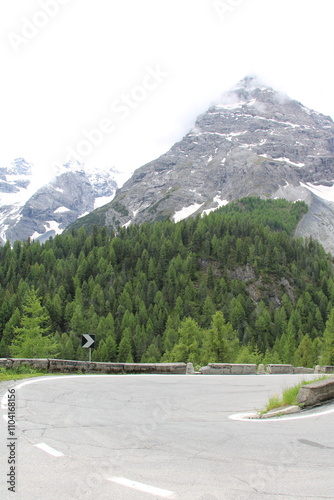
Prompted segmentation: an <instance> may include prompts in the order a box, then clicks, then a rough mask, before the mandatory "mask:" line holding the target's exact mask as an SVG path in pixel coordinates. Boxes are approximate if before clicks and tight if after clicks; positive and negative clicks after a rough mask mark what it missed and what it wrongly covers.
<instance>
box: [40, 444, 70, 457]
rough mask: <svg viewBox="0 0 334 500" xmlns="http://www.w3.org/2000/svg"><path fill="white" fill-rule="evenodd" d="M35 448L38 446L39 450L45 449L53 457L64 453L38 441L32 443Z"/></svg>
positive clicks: (61, 455)
mask: <svg viewBox="0 0 334 500" xmlns="http://www.w3.org/2000/svg"><path fill="white" fill-rule="evenodd" d="M34 446H35V447H36V448H39V449H40V450H43V451H45V452H46V453H48V454H49V455H52V456H53V457H63V456H64V453H61V452H60V451H57V450H55V449H54V448H51V446H49V445H47V444H45V443H38V444H34Z"/></svg>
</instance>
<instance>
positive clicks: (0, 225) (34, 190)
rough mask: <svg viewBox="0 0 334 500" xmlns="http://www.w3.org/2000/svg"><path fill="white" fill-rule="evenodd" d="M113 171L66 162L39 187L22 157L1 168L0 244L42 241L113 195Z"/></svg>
mask: <svg viewBox="0 0 334 500" xmlns="http://www.w3.org/2000/svg"><path fill="white" fill-rule="evenodd" d="M114 174H115V172H114V170H112V169H110V170H109V171H105V172H101V171H99V170H94V171H92V170H91V171H88V170H85V169H84V168H83V166H82V165H79V164H67V165H64V166H63V167H61V168H59V169H58V171H57V173H56V175H55V177H54V178H53V179H52V180H51V181H50V182H49V183H47V184H46V185H44V186H42V187H40V185H39V184H38V179H36V176H35V175H33V173H32V165H31V164H29V163H27V162H26V161H25V160H24V159H23V158H17V159H16V160H14V161H13V162H12V163H11V164H10V165H9V166H8V167H6V168H0V243H4V241H7V240H9V241H10V242H13V241H15V240H26V239H27V238H29V237H30V238H32V239H35V240H36V239H39V240H41V241H45V240H46V239H48V238H49V237H50V236H55V235H56V234H59V233H61V232H62V231H63V230H64V229H65V228H66V227H67V226H68V225H69V224H71V223H72V222H73V221H75V220H77V219H78V217H80V216H82V215H84V214H87V213H89V212H91V211H92V210H94V209H95V208H97V207H99V206H101V205H103V204H105V203H107V202H108V201H110V200H111V199H112V198H113V197H114V195H115V191H116V187H117V185H116V182H115V180H114V177H115V176H114Z"/></svg>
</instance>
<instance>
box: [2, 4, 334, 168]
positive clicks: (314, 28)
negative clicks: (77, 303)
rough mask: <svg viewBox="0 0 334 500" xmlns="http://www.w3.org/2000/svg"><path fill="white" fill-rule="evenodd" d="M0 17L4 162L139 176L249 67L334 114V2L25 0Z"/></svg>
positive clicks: (250, 71) (296, 96) (5, 8)
mask: <svg viewBox="0 0 334 500" xmlns="http://www.w3.org/2000/svg"><path fill="white" fill-rule="evenodd" d="M0 19H1V21H0V25H1V53H0V56H1V62H2V64H1V69H2V71H1V74H2V76H1V80H0V88H1V93H0V127H1V129H0V130H1V149H0V166H5V165H7V164H8V163H9V162H10V161H12V160H13V159H14V158H16V157H20V156H22V157H24V158H25V159H26V160H27V161H29V162H31V163H33V164H34V165H35V166H36V168H37V169H38V170H39V172H40V173H41V175H42V174H48V172H50V169H51V168H52V165H54V164H57V163H58V164H62V163H64V162H66V161H67V160H68V159H70V157H72V159H74V158H76V159H78V160H81V161H83V162H84V163H85V164H86V165H88V166H95V167H98V168H107V167H112V166H114V167H115V168H117V169H118V170H120V171H122V172H126V175H127V176H129V174H130V173H131V172H132V171H133V170H134V169H136V168H138V167H139V166H141V165H143V164H144V163H146V162H148V161H150V160H153V159H154V158H156V157H157V156H159V155H160V154H162V153H164V152H165V151H167V150H168V149H169V148H170V147H171V146H172V145H173V143H174V142H176V141H177V140H180V139H181V138H182V137H183V135H184V134H186V133H187V132H188V131H189V129H190V128H191V126H192V124H193V123H194V120H195V118H196V116H197V115H198V114H199V113H201V112H204V111H205V110H206V109H207V108H208V107H209V105H210V104H211V103H212V102H214V101H215V100H217V99H218V98H219V95H220V94H221V93H222V92H223V91H224V90H227V89H228V88H229V87H230V86H232V85H233V84H235V83H236V82H237V81H238V80H240V79H241V78H243V77H244V76H245V75H247V74H257V75H258V76H259V77H260V78H262V80H264V81H265V82H266V83H269V84H270V85H271V86H273V87H274V88H276V89H277V90H281V91H284V92H286V93H287V94H288V95H289V96H290V97H292V98H294V99H297V100H299V101H301V102H302V103H303V104H304V105H306V106H308V107H311V108H313V109H315V110H317V111H320V112H322V113H324V114H326V115H330V116H331V117H332V118H334V99H333V88H334V75H333V73H334V71H333V48H334V29H333V20H334V2H333V0H317V2H315V1H314V0H278V1H276V0H140V1H138V0H126V1H125V0H15V1H12V2H10V1H7V2H1V4H0Z"/></svg>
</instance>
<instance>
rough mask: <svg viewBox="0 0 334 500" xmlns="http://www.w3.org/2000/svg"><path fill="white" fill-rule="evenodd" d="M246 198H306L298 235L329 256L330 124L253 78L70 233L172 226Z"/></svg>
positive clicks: (333, 148) (332, 229)
mask: <svg viewBox="0 0 334 500" xmlns="http://www.w3.org/2000/svg"><path fill="white" fill-rule="evenodd" d="M249 195H255V196H261V197H282V198H287V199H290V200H297V199H302V200H305V201H306V202H307V203H308V204H309V205H310V210H309V212H308V214H307V215H306V216H305V217H304V219H303V220H302V222H301V223H300V224H299V227H298V229H297V232H298V234H299V235H301V236H309V235H312V236H313V237H316V238H318V239H319V240H320V241H321V242H322V243H323V244H324V246H325V248H326V249H327V250H329V251H332V252H333V253H334V217H333V215H334V203H333V202H334V123H333V121H332V119H331V118H330V117H328V116H324V115H322V114H320V113H318V112H316V111H313V110H311V109H308V108H306V107H305V106H303V105H302V104H301V103H300V102H298V101H295V100H293V99H290V98H289V97H288V96H286V95H284V94H282V93H280V92H277V91H275V90H274V89H272V88H270V87H268V86H266V85H263V84H262V83H259V82H258V81H257V79H256V78H253V77H246V78H244V79H243V80H241V81H240V82H239V83H238V84H237V85H236V86H235V87H234V88H232V89H231V90H230V91H228V92H226V93H224V94H223V95H222V96H221V99H220V101H219V102H217V103H215V104H214V105H212V106H211V107H210V108H209V109H208V110H207V111H206V112H205V113H204V114H202V115H201V116H199V117H198V118H197V120H196V123H195V124H194V126H193V128H192V130H190V131H189V133H188V134H187V135H186V136H185V137H184V138H183V139H182V140H181V141H180V142H177V143H176V144H175V145H174V146H173V147H172V148H171V149H170V150H169V151H168V152H167V153H165V154H163V155H162V156H160V157H159V158H157V159H156V160H154V161H151V162H150V163H148V164H146V165H144V166H143V167H141V168H139V169H137V170H136V171H135V172H134V174H133V175H132V177H131V178H130V179H129V180H128V181H127V182H126V183H125V184H124V185H123V186H122V188H121V189H119V190H118V191H117V193H116V196H115V198H114V200H113V201H112V202H111V203H109V204H108V205H106V206H104V207H102V208H100V209H98V210H96V211H95V212H93V214H90V216H89V219H88V218H87V219H85V218H82V219H80V221H78V223H76V227H78V226H79V225H86V226H89V225H90V224H92V223H95V222H97V221H98V223H100V224H101V223H102V224H104V225H106V226H118V225H120V226H128V225H129V224H131V223H133V222H135V223H142V222H145V221H152V220H161V219H164V218H170V219H172V220H174V221H179V220H181V219H183V218H185V217H189V216H191V215H194V214H198V213H209V212H210V211H211V210H214V209H217V208H218V207H219V206H222V205H224V204H226V203H228V202H229V201H231V200H236V199H238V198H241V197H243V196H249ZM94 214H95V216H94Z"/></svg>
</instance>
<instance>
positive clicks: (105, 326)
mask: <svg viewBox="0 0 334 500" xmlns="http://www.w3.org/2000/svg"><path fill="white" fill-rule="evenodd" d="M306 210H307V207H306V205H305V204H304V203H302V202H297V203H294V204H293V203H289V202H287V201H286V200H261V199H258V198H246V199H243V200H241V201H238V202H235V203H231V204H229V205H227V206H225V207H222V208H221V209H219V210H217V211H216V212H213V213H211V214H209V215H207V216H204V217H201V216H197V217H196V218H191V219H188V220H184V221H181V222H179V223H177V224H175V223H173V222H171V221H169V220H166V221H159V222H154V223H152V224H149V223H145V224H142V225H141V226H137V225H130V226H129V227H128V228H125V227H122V228H118V229H117V231H113V230H110V231H109V230H107V229H106V228H105V227H102V228H98V227H96V226H95V227H94V228H93V229H92V231H91V233H90V234H88V233H87V231H86V229H85V228H80V229H78V230H73V231H68V232H66V233H65V234H63V235H59V236H56V237H55V238H54V239H50V240H48V241H47V242H45V243H44V244H43V245H41V244H40V243H39V242H30V241H26V242H24V243H21V242H19V241H17V242H15V243H14V245H13V247H12V248H11V246H10V244H9V243H6V244H5V245H4V246H3V247H1V248H0V357H7V356H13V355H14V356H27V357H36V356H37V357H45V356H48V357H52V356H57V357H59V358H64V359H87V358H88V350H87V349H82V348H81V335H82V334H83V333H88V334H95V335H96V348H95V349H94V351H93V360H95V361H120V362H125V361H134V362H162V361H165V362H168V361H185V362H186V361H193V362H194V363H195V364H196V365H204V364H207V363H209V362H240V363H292V364H295V365H303V366H313V365H314V364H318V363H321V362H322V360H325V361H326V363H327V362H333V342H334V340H333V338H334V312H333V313H332V310H333V307H334V275H333V266H332V260H331V257H330V256H329V255H327V254H326V253H325V251H324V249H323V248H322V247H321V246H320V245H319V244H318V243H317V242H316V241H314V240H312V239H310V240H307V241H303V240H301V239H294V238H293V233H294V229H295V227H296V224H297V223H298V221H299V220H300V218H301V217H302V216H303V215H304V214H305V212H306Z"/></svg>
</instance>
